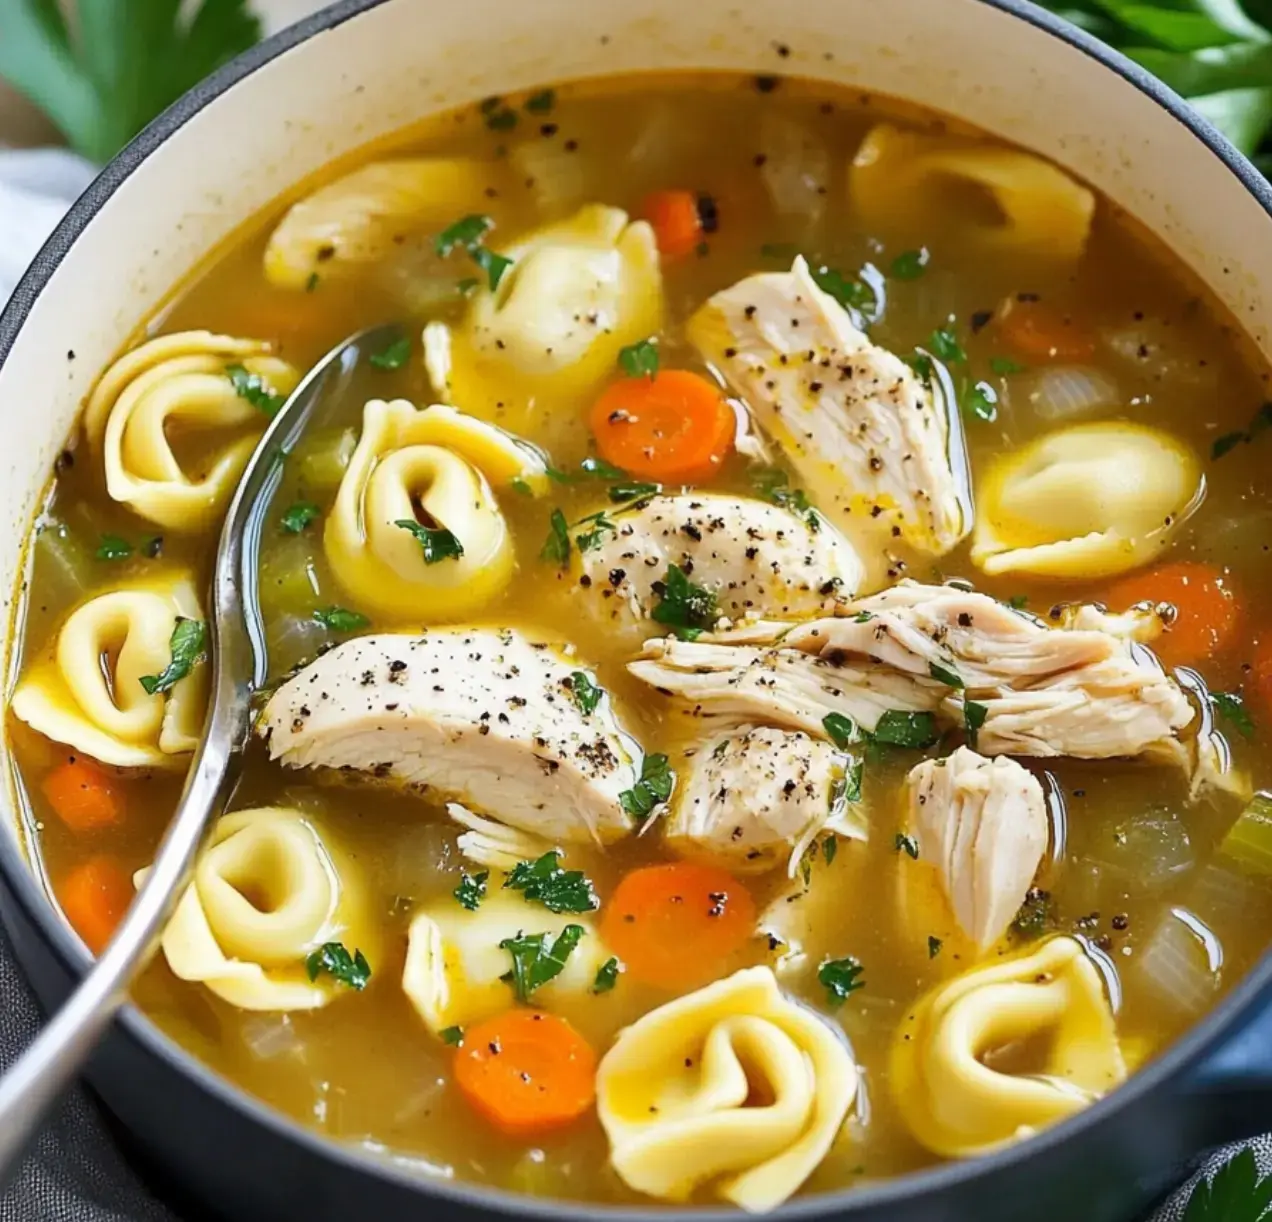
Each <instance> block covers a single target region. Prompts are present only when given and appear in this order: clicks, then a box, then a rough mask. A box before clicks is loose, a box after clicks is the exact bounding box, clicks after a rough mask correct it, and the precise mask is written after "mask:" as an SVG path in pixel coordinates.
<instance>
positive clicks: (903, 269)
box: [888, 246, 930, 280]
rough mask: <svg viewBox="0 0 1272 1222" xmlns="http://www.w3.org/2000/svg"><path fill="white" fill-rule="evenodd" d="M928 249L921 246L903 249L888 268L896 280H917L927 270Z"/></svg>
mask: <svg viewBox="0 0 1272 1222" xmlns="http://www.w3.org/2000/svg"><path fill="white" fill-rule="evenodd" d="M929 258H930V256H929V254H928V249H927V247H926V246H920V247H919V248H918V250H903V251H902V252H901V253H900V254H899V255H897V257H896V258H895V259H893V260H892V264H891V266H890V267H889V269H888V272H889V274H890V275H891V276H892V278H893V279H894V280H917V279H918V278H919V277H920V276H921V275H923V273H924V272H925V271H926V270H927V265H928V259H929Z"/></svg>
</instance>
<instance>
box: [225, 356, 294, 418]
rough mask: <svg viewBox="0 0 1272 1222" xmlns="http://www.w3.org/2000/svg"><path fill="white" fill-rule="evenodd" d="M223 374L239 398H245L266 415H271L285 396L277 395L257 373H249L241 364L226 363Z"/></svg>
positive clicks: (283, 400)
mask: <svg viewBox="0 0 1272 1222" xmlns="http://www.w3.org/2000/svg"><path fill="white" fill-rule="evenodd" d="M225 376H226V377H227V378H229V379H230V381H231V382H232V383H233V385H234V393H235V394H236V395H238V397H239V398H240V399H246V400H247V402H248V403H250V404H251V405H252V406H253V407H254V408H256V410H257V411H259V412H263V413H264V414H265V415H266V416H273V415H276V414H277V413H278V409H279V408H280V407H282V406H283V403H284V402H285V396H283V395H277V394H275V393H274V392H273V391H272V390H270V389H269V387H268V386H267V385H266V384H265V380H264V379H263V378H262V377H261V376H260V374H258V373H251V372H250V371H249V370H247V369H245V368H244V367H243V366H242V365H227V366H226V367H225Z"/></svg>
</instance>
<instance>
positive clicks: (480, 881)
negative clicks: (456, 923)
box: [451, 870, 490, 912]
mask: <svg viewBox="0 0 1272 1222" xmlns="http://www.w3.org/2000/svg"><path fill="white" fill-rule="evenodd" d="M489 878H490V871H489V870H482V871H481V872H480V873H477V874H469V873H468V871H467V870H461V871H460V872H459V886H458V887H456V888H455V890H454V891H452V892H451V894H452V895H453V896H454V897H455V898H456V899H457V900H458V901H459V906H460V907H461V908H467V909H468V911H469V912H476V911H477V909H478V908H479V907H480V906H481V901H482V900H484V899H485V898H486V880H487V879H489Z"/></svg>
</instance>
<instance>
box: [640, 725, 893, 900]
mask: <svg viewBox="0 0 1272 1222" xmlns="http://www.w3.org/2000/svg"><path fill="white" fill-rule="evenodd" d="M685 755H686V762H685V766H684V768H682V769H681V770H680V780H681V785H680V788H679V789H678V791H677V793H676V798H675V802H674V805H673V808H672V812H671V817H670V819H669V820H668V822H667V825H666V828H665V830H664V832H663V835H664V838H665V839H666V840H667V841H668V843H669V844H670V846H671V847H672V848H673V849H674V850H675V851H676V852H678V853H681V854H683V855H684V856H686V857H706V858H710V859H712V860H715V861H719V862H720V863H722V864H724V865H726V866H728V867H729V869H731V870H733V871H734V872H735V873H758V872H760V871H763V870H768V869H771V868H772V867H773V866H775V865H777V864H779V863H780V862H781V861H782V860H783V859H787V860H788V861H789V864H790V872H791V874H792V875H793V874H794V872H795V870H796V868H797V867H798V865H799V861H800V858H801V857H802V856H803V854H804V850H805V849H807V847H808V846H809V844H811V843H812V841H813V840H814V839H815V838H816V837H817V836H818V835H819V834H820V833H821V832H822V830H823V829H825V830H828V831H832V832H835V833H837V834H839V835H842V836H848V837H851V838H852V839H855V840H865V839H866V838H867V835H868V831H867V825H866V820H865V817H864V814H863V813H862V810H861V804H860V792H861V773H860V764H858V763H857V762H856V761H854V760H852V759H851V758H850V757H848V756H847V755H845V754H844V753H843V752H841V751H837V750H836V749H835V748H834V747H833V746H832V745H831V744H830V743H828V742H826V741H825V740H824V739H817V738H810V737H809V736H808V735H807V734H801V733H799V732H791V731H788V730H774V729H769V728H766V727H759V728H753V727H750V726H742V727H739V728H738V729H736V730H729V731H726V732H725V733H724V734H720V735H718V736H716V737H714V738H711V739H709V740H707V741H706V742H704V743H702V744H701V746H698V747H695V748H692V750H691V751H688V752H686V753H685Z"/></svg>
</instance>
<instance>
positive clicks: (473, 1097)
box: [455, 1010, 596, 1136]
mask: <svg viewBox="0 0 1272 1222" xmlns="http://www.w3.org/2000/svg"><path fill="white" fill-rule="evenodd" d="M455 1084H456V1085H457V1086H458V1087H459V1089H460V1090H461V1091H463V1093H464V1097H465V1098H466V1099H467V1100H468V1102H469V1103H471V1104H472V1105H473V1107H474V1108H476V1110H477V1111H478V1112H480V1113H481V1114H482V1115H483V1116H484V1117H485V1118H486V1119H487V1120H489V1121H490V1122H491V1124H493V1125H495V1126H496V1127H498V1128H500V1129H502V1130H503V1131H504V1132H505V1133H511V1134H513V1135H515V1136H521V1135H529V1134H531V1133H542V1132H546V1131H548V1130H550V1129H558V1128H561V1127H562V1126H563V1125H567V1124H569V1123H570V1121H572V1120H576V1119H577V1118H578V1117H579V1116H581V1115H583V1113H584V1112H586V1111H587V1110H588V1108H590V1107H591V1106H592V1103H593V1101H594V1100H595V1098H596V1053H594V1052H593V1051H592V1046H591V1045H590V1044H589V1043H588V1042H587V1040H585V1039H584V1038H583V1037H582V1036H581V1035H580V1034H579V1033H578V1032H577V1031H575V1029H574V1028H573V1027H572V1026H570V1024H569V1023H568V1022H566V1020H565V1019H564V1018H561V1017H559V1016H558V1015H555V1014H545V1013H543V1012H542V1011H539V1010H509V1011H507V1012H506V1013H504V1014H500V1015H498V1016H497V1017H495V1018H491V1019H487V1020H486V1021H485V1022H484V1023H478V1024H477V1025H476V1026H473V1027H469V1028H467V1029H466V1030H465V1031H464V1043H463V1046H462V1047H461V1048H460V1049H459V1050H458V1051H457V1052H456V1053H455Z"/></svg>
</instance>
